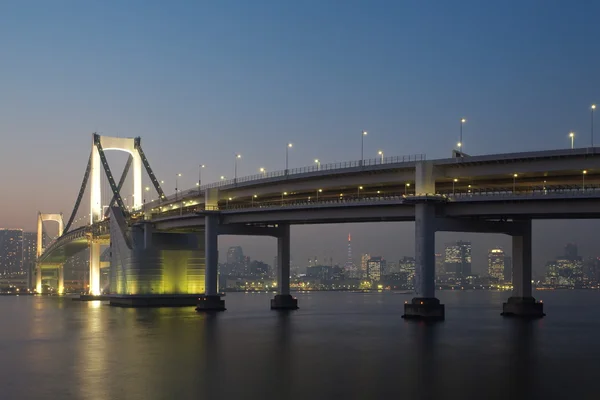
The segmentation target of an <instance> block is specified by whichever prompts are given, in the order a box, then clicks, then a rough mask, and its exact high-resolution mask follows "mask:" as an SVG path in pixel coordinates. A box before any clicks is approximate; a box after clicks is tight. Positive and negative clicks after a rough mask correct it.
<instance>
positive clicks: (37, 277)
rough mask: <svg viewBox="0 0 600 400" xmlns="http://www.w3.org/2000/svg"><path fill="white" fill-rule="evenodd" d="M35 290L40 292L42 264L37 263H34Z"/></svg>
mask: <svg viewBox="0 0 600 400" xmlns="http://www.w3.org/2000/svg"><path fill="white" fill-rule="evenodd" d="M35 291H36V292H37V293H42V266H41V265H40V264H39V263H36V264H35Z"/></svg>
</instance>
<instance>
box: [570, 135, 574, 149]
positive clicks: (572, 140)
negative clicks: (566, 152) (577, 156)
mask: <svg viewBox="0 0 600 400" xmlns="http://www.w3.org/2000/svg"><path fill="white" fill-rule="evenodd" d="M569 137H570V138H571V150H572V149H573V148H574V146H575V132H569Z"/></svg>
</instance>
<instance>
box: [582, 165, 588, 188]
mask: <svg viewBox="0 0 600 400" xmlns="http://www.w3.org/2000/svg"><path fill="white" fill-rule="evenodd" d="M586 175H587V170H585V169H584V170H583V173H582V174H581V188H582V189H583V190H585V176H586Z"/></svg>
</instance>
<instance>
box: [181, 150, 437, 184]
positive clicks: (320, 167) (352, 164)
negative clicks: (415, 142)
mask: <svg viewBox="0 0 600 400" xmlns="http://www.w3.org/2000/svg"><path fill="white" fill-rule="evenodd" d="M425 159H426V157H425V154H414V155H408V156H394V157H384V158H383V159H381V158H370V159H365V160H362V161H361V160H355V161H343V162H337V163H329V164H315V165H310V166H306V167H300V168H289V169H287V170H279V171H272V172H264V173H260V174H255V175H249V176H243V177H239V178H237V179H227V180H221V181H218V182H213V183H209V184H206V185H202V186H201V187H200V189H201V190H204V189H212V188H215V187H221V186H228V185H234V184H236V183H243V182H250V181H257V180H261V179H267V178H281V177H285V176H290V175H299V174H305V173H309V172H320V171H333V170H343V169H347V168H357V167H371V166H375V165H385V164H399V163H403V162H416V161H423V160H425ZM191 191H193V189H192V190H191Z"/></svg>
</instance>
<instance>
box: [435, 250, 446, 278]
mask: <svg viewBox="0 0 600 400" xmlns="http://www.w3.org/2000/svg"><path fill="white" fill-rule="evenodd" d="M445 273H446V269H445V268H444V255H443V254H441V253H436V254H435V276H436V277H439V276H442V275H444V274H445Z"/></svg>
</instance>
